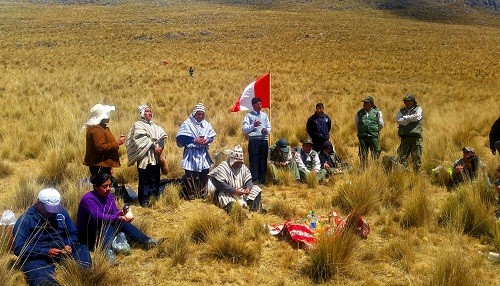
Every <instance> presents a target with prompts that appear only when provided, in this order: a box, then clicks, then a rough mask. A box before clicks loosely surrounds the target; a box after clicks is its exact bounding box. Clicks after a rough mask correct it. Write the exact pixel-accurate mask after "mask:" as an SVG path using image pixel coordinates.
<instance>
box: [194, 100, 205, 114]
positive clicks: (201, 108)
mask: <svg viewBox="0 0 500 286" xmlns="http://www.w3.org/2000/svg"><path fill="white" fill-rule="evenodd" d="M198 111H202V112H203V113H205V105H203V103H201V102H200V103H198V104H196V105H195V106H194V109H193V113H191V114H192V115H193V116H194V115H195V114H196V112H198Z"/></svg>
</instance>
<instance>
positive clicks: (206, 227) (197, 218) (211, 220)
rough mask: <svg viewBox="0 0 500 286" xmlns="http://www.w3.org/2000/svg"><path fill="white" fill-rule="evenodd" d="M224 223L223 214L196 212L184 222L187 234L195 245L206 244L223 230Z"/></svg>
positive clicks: (225, 219)
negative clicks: (211, 237) (212, 236)
mask: <svg viewBox="0 0 500 286" xmlns="http://www.w3.org/2000/svg"><path fill="white" fill-rule="evenodd" d="M226 221H227V216H226V215H225V214H223V213H214V212H203V211H198V212H196V213H194V214H193V215H192V217H191V218H190V219H188V221H187V222H186V227H187V233H188V234H189V237H190V238H191V240H192V241H193V242H195V243H200V242H206V241H207V240H208V238H209V237H210V236H211V235H213V234H214V233H218V232H220V231H221V230H222V229H223V227H224V224H225V222H226Z"/></svg>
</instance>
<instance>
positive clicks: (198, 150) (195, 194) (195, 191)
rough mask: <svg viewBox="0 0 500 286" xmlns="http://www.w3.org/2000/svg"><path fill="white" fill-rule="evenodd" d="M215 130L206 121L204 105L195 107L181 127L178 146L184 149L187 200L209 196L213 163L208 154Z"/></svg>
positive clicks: (183, 161)
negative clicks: (209, 176) (209, 174)
mask: <svg viewBox="0 0 500 286" xmlns="http://www.w3.org/2000/svg"><path fill="white" fill-rule="evenodd" d="M215 135H217V134H216V133H215V130H214V129H213V128H212V125H211V124H210V123H208V121H206V120H205V106H204V105H203V103H198V104H196V105H195V107H194V109H193V112H192V113H191V115H190V116H189V118H188V119H186V120H184V122H183V123H182V124H181V126H180V127H179V130H178V132H177V135H176V138H175V139H176V142H177V146H179V147H183V148H184V153H183V156H182V168H183V169H184V171H185V179H184V186H185V188H184V191H185V192H184V196H185V197H186V198H187V199H190V200H191V199H195V198H205V197H206V195H207V183H208V171H209V169H210V166H212V164H213V162H212V159H211V158H210V154H209V153H208V149H209V146H210V143H212V142H213V140H214V137H215Z"/></svg>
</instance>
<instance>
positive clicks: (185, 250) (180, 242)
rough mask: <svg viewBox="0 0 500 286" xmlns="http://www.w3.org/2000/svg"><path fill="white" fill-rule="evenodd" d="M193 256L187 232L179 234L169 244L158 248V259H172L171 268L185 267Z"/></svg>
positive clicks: (163, 244)
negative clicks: (191, 255)
mask: <svg viewBox="0 0 500 286" xmlns="http://www.w3.org/2000/svg"><path fill="white" fill-rule="evenodd" d="M190 254H191V245H190V239H189V235H188V234H186V232H185V231H181V232H179V233H177V234H176V235H175V236H174V237H173V238H171V239H169V240H168V242H166V243H162V244H160V245H159V246H158V247H157V252H156V257H158V258H163V257H170V258H171V259H172V260H171V266H172V267H173V266H176V265H183V264H184V263H186V261H187V259H188V258H189V256H190Z"/></svg>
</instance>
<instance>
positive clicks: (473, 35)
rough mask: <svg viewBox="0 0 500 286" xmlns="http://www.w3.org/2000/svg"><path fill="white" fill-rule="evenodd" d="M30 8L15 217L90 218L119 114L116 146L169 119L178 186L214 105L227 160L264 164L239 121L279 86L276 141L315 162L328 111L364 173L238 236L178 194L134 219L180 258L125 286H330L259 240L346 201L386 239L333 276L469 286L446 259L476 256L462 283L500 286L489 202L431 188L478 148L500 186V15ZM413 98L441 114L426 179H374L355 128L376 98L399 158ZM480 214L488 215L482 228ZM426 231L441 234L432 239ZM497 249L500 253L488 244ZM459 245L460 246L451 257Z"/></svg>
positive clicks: (213, 7) (146, 255)
mask: <svg viewBox="0 0 500 286" xmlns="http://www.w3.org/2000/svg"><path fill="white" fill-rule="evenodd" d="M27 2H28V1H22V2H13V1H0V79H1V80H0V105H1V106H2V107H3V108H2V111H3V112H2V124H1V125H0V162H2V163H1V166H0V173H1V174H0V177H1V178H0V185H1V186H2V192H1V194H0V206H1V207H2V208H0V210H1V209H12V210H14V211H15V212H16V215H17V216H19V215H20V214H21V213H22V211H23V210H24V209H25V208H26V207H27V206H28V205H29V204H31V203H32V202H33V200H34V198H35V197H36V194H37V192H38V191H39V190H40V189H41V188H43V187H48V186H51V187H56V188H58V189H60V190H61V192H62V193H63V202H64V204H65V206H67V207H68V208H69V211H70V214H71V215H72V216H73V217H74V214H75V212H76V205H77V202H78V200H79V198H80V197H81V195H82V194H83V193H84V192H85V191H87V189H85V188H80V187H78V182H79V180H80V179H81V178H83V177H86V176H88V169H87V167H85V166H83V165H82V160H83V155H84V152H85V150H84V149H85V147H84V146H85V136H84V134H85V133H84V132H81V131H80V128H81V126H82V125H83V124H84V123H85V121H86V120H87V117H88V115H89V110H90V108H91V107H92V106H93V105H94V104H96V103H104V104H110V105H115V106H116V111H115V112H113V113H112V115H111V122H110V128H111V130H112V131H113V133H114V134H115V135H119V134H127V132H128V130H129V129H130V127H131V126H132V124H133V122H134V121H136V120H137V119H138V115H137V112H136V106H137V105H139V104H142V103H149V104H151V106H152V109H153V112H154V120H155V121H156V122H157V123H158V124H159V125H161V126H162V127H164V129H165V130H166V132H167V134H168V135H169V138H168V139H167V141H166V147H165V154H167V159H168V161H169V165H170V168H171V171H170V174H169V175H168V178H177V177H179V176H180V175H182V173H183V170H182V169H181V168H180V159H181V157H182V149H180V148H178V147H177V146H176V144H175V134H176V132H177V128H178V127H179V125H180V123H181V122H182V121H183V120H185V119H186V118H187V116H188V115H189V114H190V112H191V110H192V108H193V107H194V105H195V104H196V103H197V102H203V103H204V104H205V106H206V110H207V112H206V119H207V120H208V121H209V122H210V123H211V124H212V125H213V126H214V128H215V130H216V132H217V136H216V139H215V141H214V143H213V144H212V145H211V148H210V154H212V155H213V156H214V157H215V154H216V153H220V152H222V151H223V150H225V149H228V148H231V147H233V146H234V145H237V144H239V145H241V146H243V148H244V149H245V156H246V157H245V158H248V154H247V152H246V148H247V144H246V141H245V138H244V136H243V134H242V133H241V120H242V118H243V114H241V113H230V112H229V109H230V107H231V106H232V104H233V103H234V102H235V101H236V99H237V98H238V96H239V95H240V94H241V92H242V91H243V89H244V88H245V87H246V86H247V85H248V84H249V83H250V82H252V81H254V80H255V79H256V78H257V77H259V76H261V75H263V74H265V73H267V72H269V71H271V74H272V96H273V98H272V109H271V110H266V111H267V113H268V114H269V115H270V117H271V123H272V133H271V136H272V138H271V142H274V141H275V140H277V139H278V138H280V137H286V138H287V139H288V141H289V142H290V143H291V145H292V147H295V146H297V145H298V142H299V141H300V140H301V139H303V138H305V137H306V136H307V135H306V132H305V122H306V120H307V118H308V117H309V116H310V115H311V114H312V113H313V111H314V106H315V104H316V103H317V102H323V103H324V104H325V112H326V113H327V114H329V115H330V116H331V117H332V119H333V130H332V134H331V139H332V141H333V143H334V145H335V149H336V151H337V152H338V153H339V154H340V155H341V156H342V158H343V159H344V160H346V161H347V162H349V163H350V164H352V165H353V166H354V169H355V170H354V171H353V172H351V173H350V174H346V175H343V176H335V177H334V178H330V181H329V182H328V183H325V184H320V185H317V186H316V185H314V184H311V187H312V188H308V186H307V185H306V184H298V183H296V182H294V181H293V178H291V177H289V176H287V175H284V174H283V176H284V180H283V182H282V183H280V184H278V185H269V186H264V187H263V193H262V196H263V203H264V207H265V208H267V209H268V210H269V213H268V214H265V215H260V214H251V215H250V217H248V218H247V219H244V220H243V219H242V220H240V219H236V220H234V221H236V222H237V223H235V222H234V221H233V220H231V219H230V218H229V216H228V215H227V214H226V213H225V212H224V211H223V210H221V209H218V208H217V207H215V206H213V205H211V203H210V202H209V201H203V200H200V199H197V200H194V201H178V200H177V198H175V187H172V188H169V189H168V190H167V191H166V193H165V194H163V196H162V197H160V199H159V201H157V202H155V204H154V206H153V207H152V208H149V209H143V208H140V207H134V214H135V216H136V217H137V223H138V225H139V226H141V227H143V228H144V230H146V231H147V232H148V234H149V235H151V236H153V237H155V238H159V237H166V238H167V242H166V244H165V245H162V246H161V247H160V248H159V249H157V250H150V251H144V250H142V249H139V248H134V249H133V251H132V254H131V255H129V256H119V257H118V259H119V264H118V266H115V269H116V272H117V273H131V275H122V276H123V277H121V276H120V277H115V276H114V274H113V275H111V278H123V280H125V282H124V283H120V284H128V285H216V284H217V285H218V284H225V285H313V284H314V283H315V281H317V280H316V278H315V277H314V276H311V275H310V273H311V272H307V271H306V272H304V268H307V266H308V265H311V258H310V256H308V254H307V253H306V252H304V251H302V250H295V249H292V248H291V247H290V245H288V244H287V243H285V242H283V241H280V240H277V239H275V238H274V237H271V236H268V235H265V234H262V233H260V231H261V230H262V229H261V228H260V227H259V226H260V225H265V224H270V225H271V224H280V223H283V221H284V220H285V219H297V218H301V217H302V216H305V215H306V214H307V212H308V211H309V210H312V209H314V210H316V213H318V214H319V215H323V214H326V213H327V211H328V210H330V209H331V207H332V202H333V203H334V204H333V207H335V208H338V210H339V212H340V213H341V215H342V216H343V217H345V216H346V215H347V214H348V212H350V211H352V210H355V211H358V212H359V213H360V214H362V215H363V216H364V218H365V219H366V220H367V221H368V222H369V223H370V225H371V230H372V232H371V234H370V235H369V237H368V239H367V240H361V241H359V243H357V244H356V248H355V250H354V255H353V256H352V257H351V259H349V271H337V269H330V270H332V271H333V272H330V274H328V275H329V276H328V278H331V279H333V280H332V282H331V283H336V284H339V285H421V284H431V285H443V284H440V283H439V281H445V282H446V281H448V282H450V283H451V282H454V281H456V280H453V279H454V278H453V277H454V276H453V275H450V274H449V273H452V274H453V273H458V272H460V271H462V268H460V265H457V264H454V263H453V259H452V258H450V257H449V256H448V255H446V257H444V258H443V259H442V260H438V256H439V255H437V254H440V253H449V251H452V252H453V250H456V249H460V252H459V254H458V255H459V256H462V257H472V258H473V262H472V263H470V264H467V265H466V266H467V269H466V270H463V271H462V272H464V273H469V272H471V273H474V275H475V276H474V277H477V278H476V279H475V281H476V282H477V284H480V285H498V282H497V280H498V269H497V268H498V266H496V265H494V264H492V263H490V262H489V261H488V260H486V259H485V258H484V256H481V255H479V252H481V253H487V252H488V251H498V247H499V246H498V245H499V243H498V241H499V239H498V237H499V234H498V233H499V232H498V226H497V225H496V224H492V222H491V221H490V219H491V217H492V212H493V206H492V199H491V198H492V197H491V194H490V193H487V191H488V189H485V188H483V187H481V188H477V187H474V186H472V185H464V186H463V188H464V190H457V191H454V192H447V191H446V188H445V187H444V186H441V185H433V184H431V183H430V182H431V178H430V172H431V169H433V168H435V167H436V166H438V165H440V164H445V165H446V166H448V165H449V164H450V162H453V161H454V160H455V159H456V158H458V157H460V156H461V152H460V149H461V147H463V146H464V145H467V146H472V147H474V148H475V149H476V150H477V152H478V155H479V157H480V158H481V160H483V162H485V163H486V165H487V167H488V170H489V171H490V172H491V170H492V169H493V168H494V167H496V166H498V165H500V157H499V156H496V157H494V156H492V155H491V152H490V151H489V149H488V142H487V139H488V132H489V129H490V127H491V124H492V123H493V122H494V120H495V119H496V118H498V116H499V114H498V111H497V110H498V109H497V106H498V103H497V101H498V95H499V92H498V91H499V90H500V88H499V87H500V77H499V69H500V64H499V61H498V58H499V47H500V24H499V23H500V22H499V21H498V15H492V14H491V13H488V12H487V11H482V10H474V11H473V12H470V11H471V10H467V9H465V8H463V7H464V6H463V1H455V2H456V3H451V4H446V3H444V4H443V3H442V2H448V1H440V3H441V4H439V5H438V8H439V9H450V11H451V12H450V13H451V14H450V17H444V16H443V17H444V18H443V17H441V18H440V17H437V16H436V14H435V11H438V10H439V9H438V10H433V11H430V10H422V11H423V13H429V14H428V17H427V18H428V19H438V20H439V21H436V22H432V21H422V20H418V19H422V18H425V17H421V16H422V14H421V12H422V11H420V12H419V11H414V10H412V11H410V12H411V13H412V14H411V15H414V16H413V17H404V16H401V15H402V14H405V13H403V12H406V11H401V13H399V12H397V11H382V10H376V9H374V8H373V6H370V5H367V4H366V2H369V1H355V0H344V1H329V0H327V1H315V0H313V1H270V2H269V3H271V4H270V5H264V4H265V3H264V1H243V2H245V3H250V4H248V5H233V4H231V3H233V2H231V1H217V2H216V1H200V2H197V1H187V2H186V1H130V2H129V1H125V2H120V3H117V2H113V3H114V4H111V5H98V4H86V5H58V4H29V3H27ZM235 2H236V1H235ZM372 2H373V1H372ZM379 2H380V1H379ZM259 3H260V4H259ZM273 3H274V4H275V5H274V4H273ZM436 5H437V4H436ZM415 9H416V8H415ZM462 11H469V12H470V13H462ZM419 13H420V14H419ZM406 15H409V14H406ZM415 15H417V16H418V17H417V16H415ZM424 16H425V15H424ZM164 62H167V64H164ZM190 66H193V68H194V69H195V74H194V77H193V78H190V77H189V76H188V72H187V70H188V68H189V67H190ZM409 92H412V93H414V94H415V95H416V97H417V101H418V103H419V105H421V106H422V108H423V111H424V142H423V144H424V147H423V168H422V171H421V173H420V174H418V175H415V174H413V173H411V172H406V171H403V172H400V171H394V172H392V173H387V172H385V171H383V169H382V167H381V166H379V165H378V164H371V165H370V167H369V168H368V169H367V170H365V171H364V172H359V171H358V169H359V168H358V167H359V159H358V157H357V149H358V145H357V144H358V142H357V138H356V132H355V128H354V126H353V117H354V114H355V112H356V111H357V110H359V109H360V108H361V102H360V101H361V99H363V98H364V97H365V96H366V95H372V96H374V98H375V102H376V105H377V106H378V107H379V108H380V109H381V110H382V112H383V115H384V118H385V121H386V124H385V127H384V128H383V129H382V132H381V140H380V141H381V145H382V156H383V155H387V156H395V155H396V150H397V147H398V144H399V138H398V137H397V126H396V123H395V120H394V117H395V116H396V113H397V111H398V109H399V108H401V107H402V102H401V100H402V98H403V97H404V96H405V95H406V94H407V93H409ZM120 154H121V163H122V166H121V167H120V168H117V169H116V170H115V171H116V175H117V178H118V179H119V181H120V182H121V183H126V184H127V185H130V186H132V187H133V188H134V189H137V170H136V167H135V166H131V167H127V159H126V152H125V149H124V148H121V149H120ZM220 160H223V159H221V158H218V159H217V161H220ZM246 162H248V161H246ZM472 191H476V195H472V194H470V193H471V192H472ZM467 192H468V193H469V195H467V196H465V195H461V193H464V194H465V193H467ZM459 193H460V194H459ZM120 204H121V202H120ZM460 204H462V206H459V205H460ZM419 207H422V209H420V210H419ZM482 207H483V208H484V209H481V208H482ZM446 209H447V210H448V212H447V213H446V212H445V211H443V210H446ZM466 209H468V210H472V211H474V215H470V214H469V215H468V216H467V215H464V212H463V211H464V210H466ZM243 211H245V210H243ZM427 211H429V213H430V214H429V215H427V214H424V213H422V212H427ZM443 212H444V213H446V214H447V215H448V216H447V217H446V218H447V219H448V221H447V222H449V223H450V224H451V225H452V226H453V227H451V228H448V227H443V226H442V225H438V224H437V221H438V219H437V216H434V215H433V214H443ZM419 216H422V217H425V219H426V220H428V222H427V223H425V224H420V222H418V220H416V218H418V217H419ZM402 221H405V222H406V223H403V224H401V222H402ZM405 226H416V227H415V228H414V227H410V228H406V227H405ZM464 230H465V232H464ZM450 232H451V233H452V234H450ZM243 234H244V239H243V238H242V236H243ZM180 235H184V236H183V237H180ZM224 235H225V236H224ZM481 235H482V236H483V237H484V236H486V238H487V239H485V240H480V239H479V238H477V237H475V236H481ZM450 237H456V239H457V240H458V242H455V243H454V244H453V245H450V243H449V241H450ZM186 238H187V239H186ZM484 241H486V242H485V243H484V244H481V243H480V242H484ZM194 242H204V243H194ZM205 242H206V243H205ZM404 242H408V243H407V244H405V243H404ZM242 245H244V246H246V247H250V248H254V249H255V250H256V253H257V254H258V255H256V256H253V254H251V253H247V252H245V251H246V249H245V248H240V247H241V246H242ZM257 245H258V246H257ZM221 247H223V248H221ZM224 247H225V248H224ZM231 251H232V252H231ZM234 253H236V255H233V254H234ZM219 258H222V259H219ZM240 258H241V260H240ZM10 259H12V255H10V254H3V255H2V256H1V257H0V267H1V268H2V269H5V270H7V271H6V272H0V278H1V279H0V281H9V280H7V279H5V278H6V277H7V276H8V278H9V279H13V280H15V281H14V282H12V283H11V285H23V283H24V280H23V279H22V276H21V275H19V273H20V272H19V271H18V270H10V268H9V266H8V265H9V264H8V263H7V262H8V261H9V260H10ZM233 261H234V262H237V263H236V264H233V263H232V262H233ZM318 261H320V262H321V260H318ZM323 261H324V260H323ZM320 266H327V265H324V263H323V265H321V263H320ZM324 269H327V268H324ZM339 269H340V268H339ZM330 270H328V271H330ZM13 272H14V273H15V274H16V275H11V274H12V273H13ZM5 273H7V274H5ZM75 275H76V274H75ZM70 276H71V275H70ZM319 276H320V277H323V276H322V274H320V275H319ZM471 277H472V276H471ZM319 280H322V279H318V281H319ZM324 280H327V279H324ZM327 283H329V282H327ZM462 285H469V284H468V280H467V279H463V283H462Z"/></svg>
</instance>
